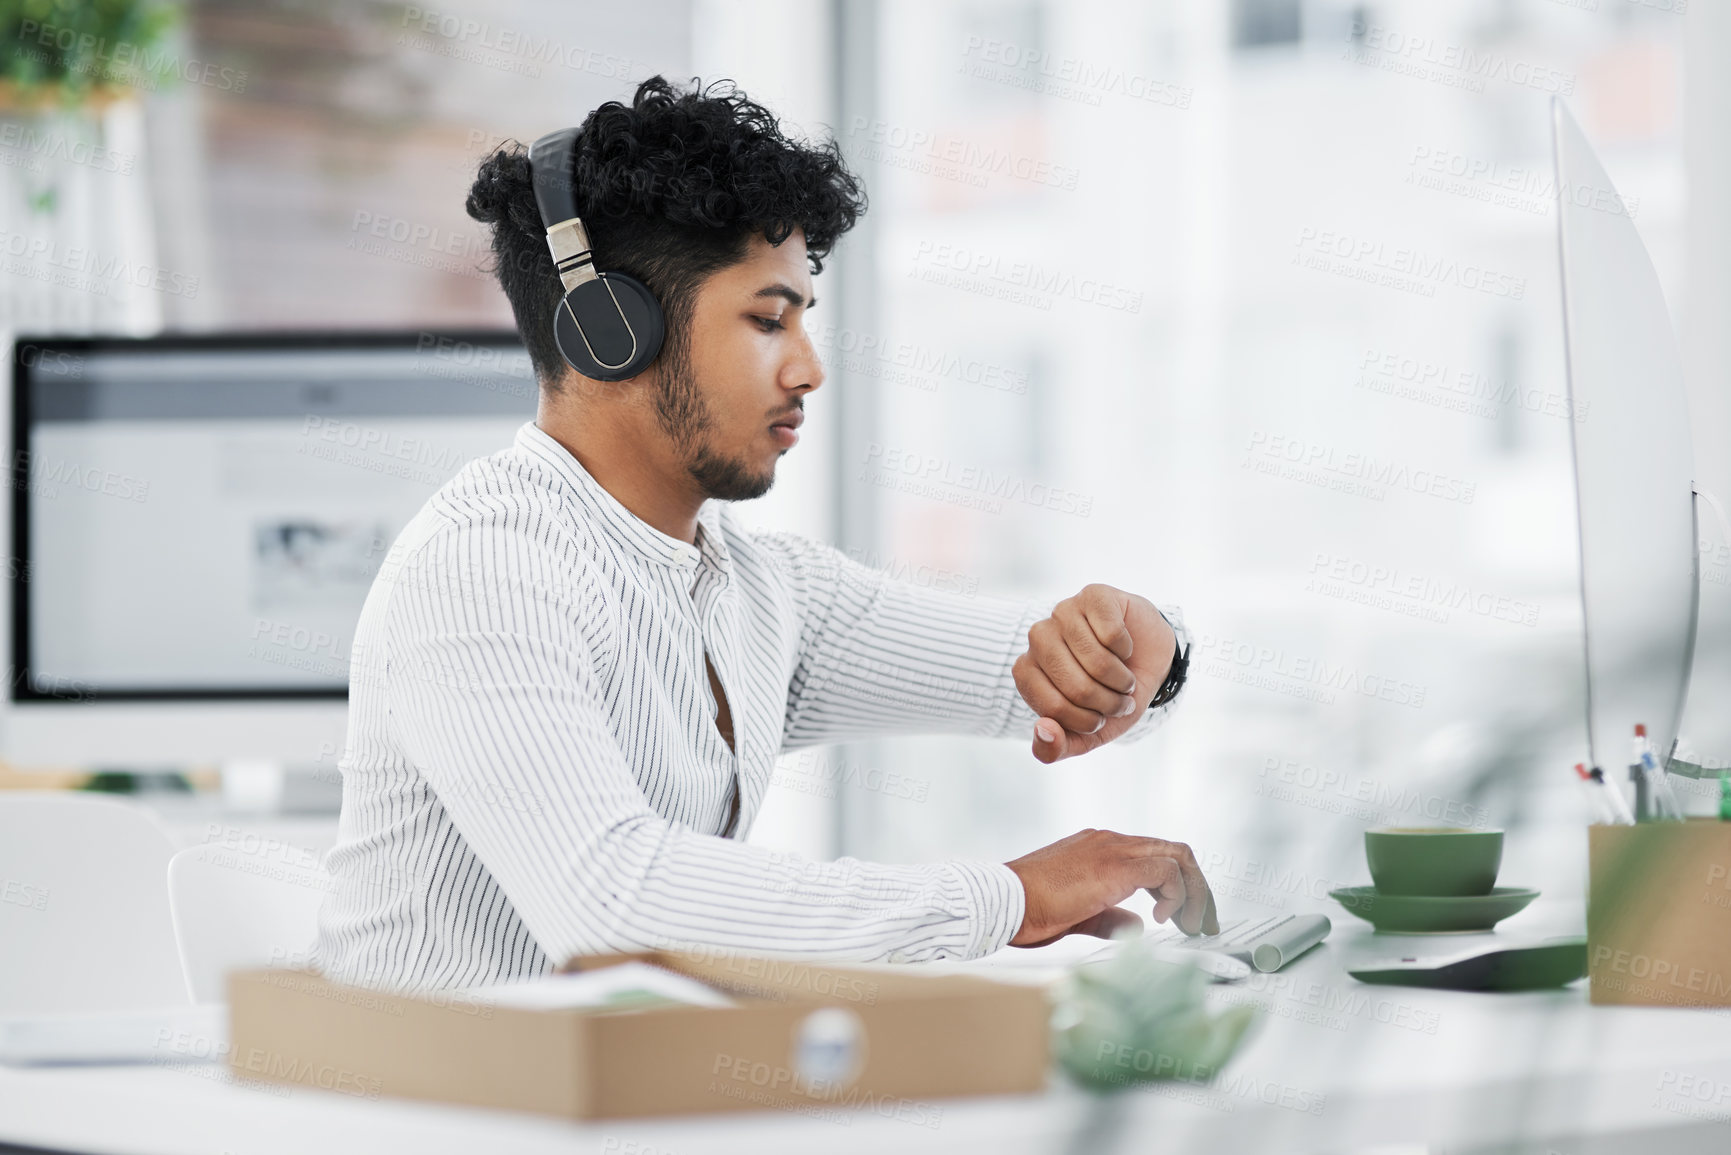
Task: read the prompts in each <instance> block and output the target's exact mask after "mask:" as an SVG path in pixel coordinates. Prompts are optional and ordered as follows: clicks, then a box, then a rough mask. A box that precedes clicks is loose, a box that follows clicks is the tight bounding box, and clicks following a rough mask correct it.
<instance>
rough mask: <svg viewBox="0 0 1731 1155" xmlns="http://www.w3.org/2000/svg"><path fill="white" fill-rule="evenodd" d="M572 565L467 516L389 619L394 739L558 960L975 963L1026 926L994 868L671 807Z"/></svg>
mask: <svg viewBox="0 0 1731 1155" xmlns="http://www.w3.org/2000/svg"><path fill="white" fill-rule="evenodd" d="M569 566H570V557H569V555H568V554H565V553H562V552H561V551H559V550H557V549H555V548H552V547H548V546H545V545H539V544H534V543H529V542H526V540H525V539H524V538H523V537H522V536H521V534H520V533H518V532H512V531H508V530H507V529H506V528H504V527H502V526H497V525H495V526H489V525H485V524H482V525H475V524H466V525H463V526H458V527H452V528H450V529H448V530H446V531H444V532H441V533H439V534H438V535H436V536H434V537H433V538H432V539H431V540H430V541H428V542H427V543H426V544H425V545H424V546H423V547H422V548H421V549H420V550H419V551H418V552H417V553H415V554H413V555H411V556H410V557H409V558H408V559H406V560H405V563H404V566H403V569H402V572H401V573H400V574H399V575H398V576H397V578H396V582H395V588H394V591H393V594H392V598H391V602H390V605H389V608H388V610H387V612H386V614H385V630H384V636H385V639H386V645H387V647H388V651H389V655H388V661H387V662H386V674H385V677H387V678H388V684H387V686H386V693H385V701H386V703H387V706H388V709H389V713H390V725H391V727H392V730H393V732H394V734H395V735H396V736H397V738H398V740H399V741H400V742H401V744H402V747H403V749H404V751H405V753H406V754H407V755H408V756H409V758H410V759H411V760H412V762H413V763H414V765H415V766H416V767H417V768H418V769H419V770H420V772H421V773H422V774H423V775H424V776H425V778H426V781H427V783H428V784H429V785H430V787H431V789H432V790H433V792H434V793H435V794H436V795H437V797H438V800H439V803H440V805H442V806H443V807H444V808H445V810H446V811H447V813H448V814H449V815H450V818H451V821H452V823H453V824H454V825H455V827H456V829H457V831H458V833H459V834H461V836H462V837H463V839H464V841H465V842H466V843H467V844H468V846H469V847H470V849H471V850H472V851H473V852H474V853H475V855H476V856H477V857H478V858H479V859H480V861H481V862H482V863H483V864H484V865H485V866H486V868H487V870H488V871H489V872H490V873H491V874H492V876H493V877H494V879H495V880H496V881H497V882H498V884H499V886H500V887H501V888H502V889H503V890H504V892H505V894H506V896H507V897H508V898H509V899H510V901H511V904H512V906H513V907H514V908H515V910H516V912H517V914H518V916H519V917H520V918H521V919H522V920H523V923H524V925H525V926H527V928H528V929H529V931H530V933H531V934H533V935H534V936H535V938H536V940H537V942H539V944H540V945H541V948H542V950H543V951H544V952H545V953H546V954H547V955H548V956H549V957H550V958H552V959H554V960H556V961H561V962H562V961H564V960H566V959H569V958H571V957H574V956H577V955H581V954H592V953H605V952H612V951H628V950H639V949H645V948H655V947H667V946H680V945H692V944H705V945H713V946H720V947H728V948H734V949H740V950H748V951H754V952H774V953H779V954H791V955H796V956H805V957H811V958H829V959H851V960H861V961H874V960H875V961H890V962H903V961H918V960H924V959H939V958H973V957H976V956H979V955H983V954H988V953H990V952H992V951H994V950H997V949H999V948H1000V947H1002V946H1004V945H1005V944H1006V943H1007V942H1008V941H1009V939H1010V938H1011V937H1012V936H1013V935H1014V934H1015V932H1016V931H1017V929H1019V928H1020V926H1021V922H1022V915H1023V893H1022V888H1021V883H1020V881H1019V880H1018V879H1017V878H1016V876H1015V874H1014V873H1013V872H1012V871H1010V870H1009V868H1007V867H1005V866H1003V865H1000V864H997V863H982V862H967V861H955V862H945V863H939V864H932V865H922V866H885V865H878V864H874V863H868V862H861V861H858V860H855V859H851V858H844V859H840V860H838V861H834V862H819V861H814V860H809V859H805V858H801V857H798V856H795V855H789V854H783V853H779V852H774V851H771V850H768V849H766V848H763V847H757V846H750V845H746V844H744V843H740V842H735V841H733V840H731V839H725V838H719V837H715V836H711V835H705V834H698V833H695V832H693V831H692V830H690V829H689V828H687V827H685V826H683V825H681V824H679V823H674V822H669V821H667V820H666V819H664V818H662V817H661V816H660V815H659V814H657V813H656V812H655V811H654V810H653V809H652V808H651V807H650V805H649V803H648V800H647V799H646V797H645V796H644V793H643V791H642V789H641V788H640V787H639V786H638V783H637V780H636V779H635V778H634V776H633V775H632V772H631V769H630V766H629V765H628V764H627V762H626V760H625V757H624V754H623V752H622V751H621V749H620V746H619V744H618V742H617V740H616V739H615V738H614V736H613V733H612V731H611V730H610V729H609V719H608V717H607V715H606V712H605V707H604V698H603V696H602V694H601V693H600V690H599V686H598V682H597V675H596V672H595V665H594V663H593V661H592V659H591V654H592V647H593V646H594V645H596V644H599V642H598V641H597V639H596V638H595V635H594V633H593V629H592V627H591V625H590V623H586V622H585V620H584V615H583V607H584V606H585V605H588V604H593V603H592V602H589V601H587V600H586V599H584V598H583V597H582V596H581V587H582V580H583V579H582V577H581V575H580V574H579V575H577V576H576V577H575V578H573V577H572V575H571V574H570V572H569ZM476 574H483V575H485V577H486V581H485V588H486V592H487V596H477V592H478V589H479V583H475V582H469V581H465V580H464V575H471V576H473V575H476ZM502 798H503V799H510V800H513V801H514V802H516V803H518V804H513V805H501V804H499V800H500V799H502ZM522 800H531V801H532V802H533V805H524V804H521V803H522Z"/></svg>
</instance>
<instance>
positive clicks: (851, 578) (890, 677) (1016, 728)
mask: <svg viewBox="0 0 1731 1155" xmlns="http://www.w3.org/2000/svg"><path fill="white" fill-rule="evenodd" d="M751 536H752V538H753V540H754V541H755V542H756V543H757V545H758V546H759V547H761V548H763V549H765V550H766V551H768V552H769V553H770V554H771V555H772V556H773V557H774V558H775V559H776V560H777V564H778V565H779V567H780V568H781V570H782V572H783V573H784V574H785V575H786V576H787V578H788V582H789V586H790V589H791V593H792V598H793V602H794V606H795V609H796V612H797V614H798V617H799V656H798V660H797V663H796V665H795V667H794V673H793V678H792V680H791V682H790V684H789V687H788V701H787V725H786V728H785V730H784V733H783V739H782V748H783V749H784V750H794V749H798V748H800V747H803V746H813V745H820V744H823V743H826V742H838V741H842V740H845V739H848V738H860V737H870V736H877V735H882V734H938V733H953V734H974V735H979V736H981V737H988V738H1005V737H1026V738H1028V739H1029V740H1030V741H1031V740H1032V739H1033V735H1034V723H1035V722H1036V721H1037V720H1038V718H1037V716H1036V715H1035V714H1034V711H1033V709H1032V708H1031V707H1030V706H1029V705H1028V704H1027V702H1026V701H1024V700H1023V698H1022V694H1021V691H1020V690H1018V689H1017V688H1016V681H1015V676H1014V674H1013V672H1012V670H1013V667H1014V665H1015V661H1016V659H1017V658H1018V657H1020V656H1021V655H1022V654H1023V653H1024V652H1026V650H1027V648H1028V631H1029V629H1031V628H1032V627H1033V625H1034V623H1035V622H1038V621H1040V620H1042V619H1043V618H1047V617H1050V616H1051V613H1052V609H1053V607H1054V606H1056V604H1057V601H1058V599H1055V598H1054V599H1045V600H1037V601H1013V600H1006V599H1001V598H992V597H980V596H975V595H974V594H972V593H971V592H969V591H968V590H965V589H953V588H939V587H938V586H937V585H936V584H919V582H918V581H917V580H916V581H905V580H901V579H900V578H898V577H896V576H893V575H891V574H890V573H888V572H886V571H884V570H878V569H873V568H871V567H869V566H866V565H863V564H861V563H860V562H857V561H855V560H854V559H852V558H850V557H848V556H847V555H846V554H844V553H842V552H841V551H840V550H838V549H835V548H834V547H833V546H828V545H824V544H822V543H821V542H814V541H811V540H808V539H806V538H802V537H799V536H797V535H795V534H790V533H784V532H775V533H755V534H752V535H751ZM915 576H916V578H917V577H918V576H919V575H915ZM952 584H954V583H952ZM1158 608H1159V609H1160V611H1161V613H1163V614H1164V615H1165V616H1166V619H1167V620H1168V621H1169V622H1171V623H1172V628H1173V631H1174V632H1175V633H1176V634H1177V635H1178V641H1179V646H1180V648H1182V647H1184V646H1186V645H1188V644H1189V634H1188V632H1186V631H1185V629H1184V626H1183V614H1182V613H1181V612H1180V611H1179V609H1178V607H1176V606H1160V607H1158ZM1183 696H1184V691H1182V690H1180V691H1179V693H1178V695H1177V697H1175V698H1174V699H1173V700H1172V701H1170V702H1168V703H1166V704H1165V705H1164V706H1161V707H1159V708H1158V709H1154V710H1148V711H1145V712H1144V714H1143V716H1142V717H1140V718H1138V719H1137V720H1136V723H1135V725H1133V726H1131V727H1130V729H1128V730H1126V731H1125V732H1124V733H1123V734H1121V735H1119V737H1118V741H1119V742H1134V741H1136V740H1137V739H1139V738H1141V737H1143V736H1144V735H1146V734H1148V733H1149V732H1150V731H1152V730H1154V729H1155V728H1157V727H1158V726H1159V725H1160V724H1161V723H1162V722H1164V721H1165V719H1166V717H1167V715H1168V714H1170V712H1171V710H1172V708H1173V707H1174V706H1176V705H1177V704H1178V701H1179V700H1180V699H1182V698H1183Z"/></svg>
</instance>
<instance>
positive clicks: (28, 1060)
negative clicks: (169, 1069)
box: [0, 1003, 228, 1067]
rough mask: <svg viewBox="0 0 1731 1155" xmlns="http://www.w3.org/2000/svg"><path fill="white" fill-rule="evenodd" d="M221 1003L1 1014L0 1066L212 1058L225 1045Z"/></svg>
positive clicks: (225, 1025)
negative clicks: (85, 1012)
mask: <svg viewBox="0 0 1731 1155" xmlns="http://www.w3.org/2000/svg"><path fill="white" fill-rule="evenodd" d="M227 1040H228V1008H227V1007H225V1006H223V1005H221V1004H220V1003H200V1004H198V1005H196V1006H193V1005H187V1006H176V1007H163V1008H161V1009H159V1010H142V1011H110V1012H106V1013H100V1014H84V1015H77V1014H69V1015H36V1016H15V1017H7V1018H0V1065H5V1066H16V1067H26V1066H34V1065H37V1064H48V1063H178V1062H215V1061H218V1060H220V1059H221V1058H222V1057H223V1056H224V1054H226V1053H227V1049H228V1042H227Z"/></svg>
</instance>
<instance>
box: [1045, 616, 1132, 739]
mask: <svg viewBox="0 0 1731 1155" xmlns="http://www.w3.org/2000/svg"><path fill="white" fill-rule="evenodd" d="M1081 628H1082V629H1084V630H1086V629H1087V626H1086V625H1083V626H1082V627H1081ZM1066 640H1067V636H1066ZM1094 649H1095V651H1096V652H1097V653H1099V654H1100V655H1102V656H1104V657H1105V658H1106V659H1107V660H1109V661H1111V662H1114V663H1117V664H1118V665H1120V666H1122V665H1123V663H1121V662H1118V659H1117V658H1114V657H1112V655H1111V654H1108V653H1106V651H1105V650H1102V649H1100V647H1099V645H1098V644H1096V645H1095V646H1094ZM1035 656H1036V657H1037V658H1038V659H1039V663H1040V669H1042V670H1044V671H1045V673H1046V677H1047V678H1049V679H1050V680H1051V682H1052V685H1054V686H1056V687H1057V688H1058V692H1059V693H1061V694H1063V695H1064V697H1065V698H1066V699H1067V700H1068V701H1069V702H1070V703H1071V704H1072V705H1076V706H1080V707H1082V708H1083V709H1085V710H1092V711H1093V712H1094V713H1096V714H1098V715H1100V717H1102V718H1121V717H1123V716H1124V715H1125V714H1128V713H1130V712H1131V711H1133V710H1135V709H1136V699H1135V698H1133V697H1131V696H1130V695H1129V694H1120V693H1119V692H1118V691H1116V690H1113V689H1110V688H1108V687H1107V686H1106V685H1104V684H1102V683H1101V682H1100V681H1099V679H1097V678H1095V677H1094V676H1093V675H1092V674H1090V673H1089V672H1088V671H1087V670H1085V669H1083V668H1082V664H1081V663H1080V662H1078V661H1077V660H1076V651H1075V650H1073V649H1067V648H1065V646H1064V645H1063V644H1062V643H1060V644H1059V645H1057V646H1054V647H1052V648H1050V649H1047V650H1045V651H1044V652H1042V653H1040V654H1037V655H1035ZM1124 678H1125V680H1126V681H1127V683H1128V684H1129V685H1132V686H1133V685H1135V684H1136V676H1135V675H1134V674H1132V673H1130V671H1129V669H1128V668H1125V670H1124Z"/></svg>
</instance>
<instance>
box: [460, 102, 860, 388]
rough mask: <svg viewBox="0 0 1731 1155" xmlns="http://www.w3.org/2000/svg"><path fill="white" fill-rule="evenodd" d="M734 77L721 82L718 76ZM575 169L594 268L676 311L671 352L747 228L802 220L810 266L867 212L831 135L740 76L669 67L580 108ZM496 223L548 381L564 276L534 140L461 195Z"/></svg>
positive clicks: (520, 320)
mask: <svg viewBox="0 0 1731 1155" xmlns="http://www.w3.org/2000/svg"><path fill="white" fill-rule="evenodd" d="M723 84H724V85H725V88H723V87H722V85H723ZM574 152H575V163H574V166H573V176H574V180H575V191H576V199H577V210H578V213H579V214H580V215H581V216H582V218H583V224H584V227H585V228H586V229H587V231H588V233H589V241H590V244H591V245H593V246H594V253H595V267H596V268H598V269H604V270H617V271H619V272H622V273H628V274H630V275H631V276H633V277H636V278H637V279H638V280H640V281H642V282H643V283H644V285H646V286H648V288H649V291H650V292H652V293H654V294H655V296H656V299H657V300H659V301H660V302H661V307H662V310H663V311H664V313H665V314H666V317H667V338H666V345H665V346H664V349H663V353H662V356H664V357H665V356H675V357H677V356H679V355H680V354H681V353H682V352H683V351H684V344H683V343H684V341H685V339H686V329H687V323H688V322H689V320H690V316H691V307H692V303H693V301H694V299H695V297H696V293H697V289H698V286H700V285H701V284H702V283H703V281H704V279H705V278H706V277H708V276H709V275H710V274H712V273H714V272H716V271H718V270H720V269H723V268H726V267H727V266H728V265H732V264H737V263H738V262H739V261H742V260H744V259H745V256H746V253H747V252H748V250H749V246H750V243H751V238H752V237H754V236H758V235H761V236H763V237H764V238H765V239H767V240H768V241H769V242H770V243H771V244H780V243H781V242H782V241H784V240H786V239H787V238H788V237H789V236H790V235H791V234H792V233H793V230H794V229H801V230H803V231H804V233H805V245H806V253H807V255H808V256H809V258H810V261H811V269H812V272H813V273H817V272H821V271H822V269H823V259H824V257H826V256H828V255H829V252H830V250H831V248H832V247H833V246H834V245H835V243H836V241H837V239H838V238H840V237H841V235H842V234H843V233H845V232H847V231H848V230H849V229H851V228H852V227H853V226H854V222H855V221H857V220H858V219H859V217H860V214H862V213H863V212H865V208H866V200H865V192H864V190H863V189H862V188H861V186H860V183H859V181H858V179H857V178H856V177H855V176H854V175H853V174H852V173H851V172H849V171H848V169H847V166H846V165H845V164H844V163H843V162H842V157H841V150H840V149H839V148H838V147H837V145H836V143H835V141H834V140H828V141H824V142H822V143H819V144H815V145H808V144H804V143H801V142H799V141H795V140H790V139H789V138H788V137H787V136H786V135H784V134H783V133H782V131H781V126H780V124H779V123H778V122H777V120H776V118H775V116H774V114H772V113H771V112H770V111H769V110H768V109H766V108H764V107H763V106H762V105H760V104H757V103H754V102H753V101H752V100H750V99H749V98H747V97H746V95H745V94H744V93H743V92H741V91H739V89H738V88H737V87H736V86H735V85H733V84H732V83H731V82H722V83H721V84H717V85H712V86H710V87H709V88H707V89H705V88H701V87H699V86H698V81H696V80H695V79H694V80H693V82H692V88H691V90H689V91H684V92H682V91H680V90H679V89H677V88H675V87H674V86H673V85H671V84H669V83H668V82H667V81H666V80H665V79H663V78H662V77H660V76H652V77H650V78H649V79H648V80H645V81H644V82H643V83H642V84H640V85H638V86H637V93H636V95H635V96H634V97H633V98H632V101H631V103H630V104H629V105H626V104H622V103H620V102H619V101H616V100H615V101H608V102H607V103H606V104H603V105H601V107H599V108H597V109H596V110H595V111H594V112H591V113H590V114H589V116H588V118H587V119H586V120H584V121H583V123H582V125H581V126H580V128H579V130H578V134H577V140H576V146H575V149H574ZM465 207H466V208H467V210H468V213H469V215H470V216H471V217H474V218H475V219H476V220H478V221H481V222H483V223H485V224H489V225H492V226H493V256H494V269H493V271H494V272H495V273H496V274H497V275H498V277H499V284H500V285H501V287H503V288H504V290H505V296H506V297H507V298H509V299H510V301H511V311H512V312H513V313H514V314H515V316H516V318H517V330H518V332H519V333H521V334H522V338H523V344H524V345H525V346H526V347H527V348H528V350H529V358H530V361H531V362H532V363H533V364H534V366H535V372H536V375H537V376H538V377H539V378H540V380H541V385H542V387H543V388H544V389H547V390H549V391H552V392H557V391H558V384H557V382H558V380H559V378H560V377H561V376H562V375H563V373H564V372H565V369H566V365H565V360H564V358H563V357H561V356H560V355H559V348H558V346H557V345H556V344H555V343H554V341H553V311H554V309H556V308H557V307H558V304H559V301H560V298H561V297H562V296H563V295H564V289H563V287H562V286H561V285H560V283H559V275H558V271H557V270H556V269H555V268H554V267H553V257H552V255H551V254H550V253H549V252H548V251H547V231H546V228H545V227H544V226H543V225H542V223H541V214H540V211H539V210H538V209H537V207H536V205H535V190H534V185H533V183H532V182H531V180H530V177H529V153H528V150H527V149H526V148H525V147H524V146H523V145H522V143H521V142H519V141H510V142H507V143H506V144H505V145H504V146H503V147H501V148H500V149H498V150H497V151H496V152H494V153H493V154H492V155H490V156H488V157H487V158H486V159H485V160H483V161H482V162H481V166H480V168H479V170H478V171H477V172H476V175H475V183H474V186H473V187H472V188H471V189H470V190H469V198H468V202H467V204H466V205H465Z"/></svg>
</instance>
